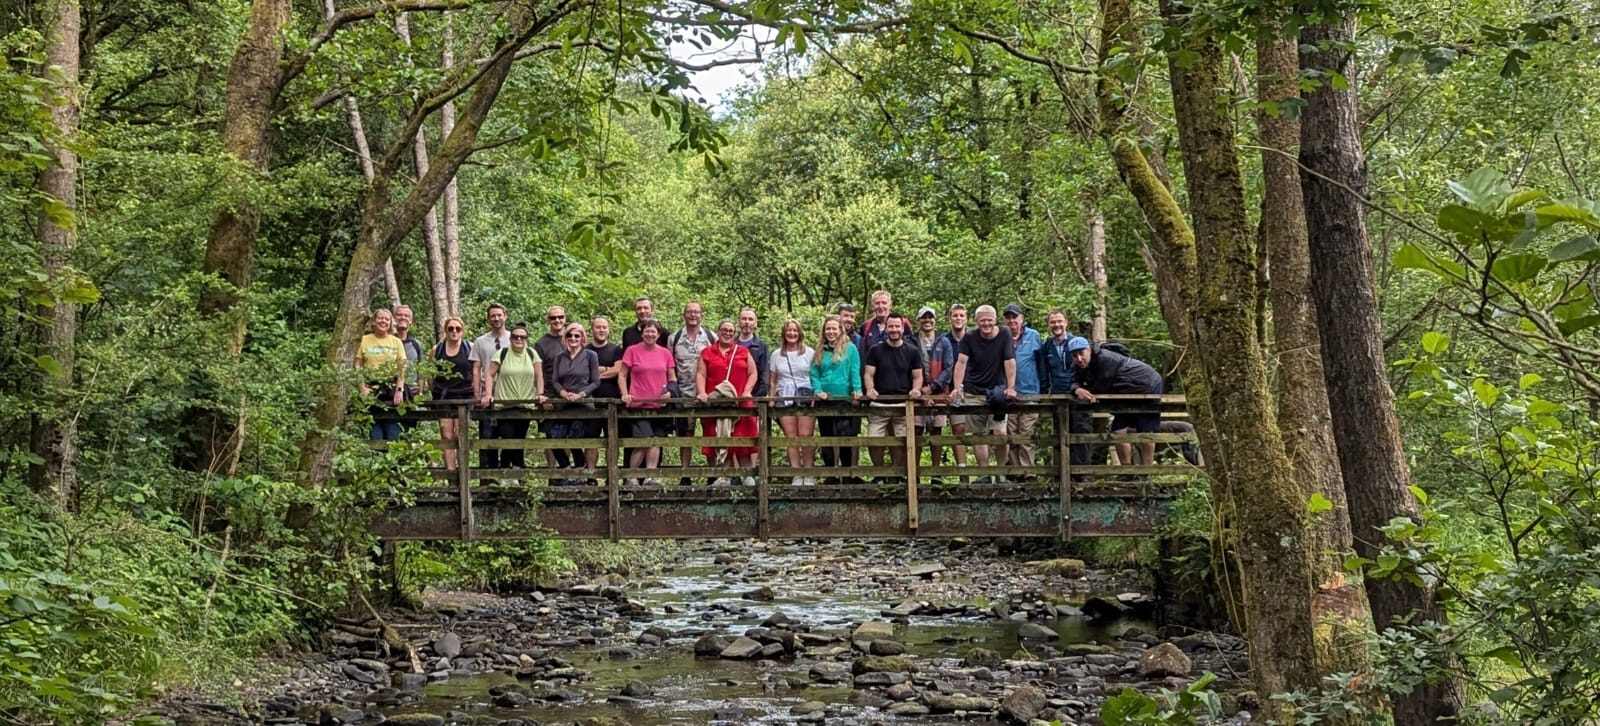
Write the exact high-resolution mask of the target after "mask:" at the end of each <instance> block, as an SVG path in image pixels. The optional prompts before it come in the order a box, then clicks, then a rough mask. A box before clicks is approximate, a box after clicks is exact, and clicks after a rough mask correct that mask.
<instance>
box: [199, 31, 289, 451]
mask: <svg viewBox="0 0 1600 726" xmlns="http://www.w3.org/2000/svg"><path fill="white" fill-rule="evenodd" d="M289 15H290V2H289V0H256V1H255V2H254V3H252V4H251V6H250V19H249V22H248V24H247V25H246V26H245V31H244V35H243V37H241V38H240V40H239V47H238V48H236V49H235V50H234V54H233V60H232V62H231V63H230V64H229V65H228V82H227V103H226V105H225V107H224V108H223V114H222V150H223V153H224V154H226V155H227V156H228V158H229V159H230V160H231V161H233V162H234V163H236V164H237V165H238V166H239V167H240V170H241V171H242V172H243V173H244V174H247V175H251V176H260V175H263V174H265V173H266V170H267V161H268V157H269V155H270V154H269V145H268V140H267V134H268V131H269V129H270V127H271V120H272V112H273V108H274V107H275V106H276V105H277V100H278V94H279V92H280V91H281V90H282V88H283V80H284V79H283V76H282V72H281V70H280V64H281V63H282V61H283V40H282V35H283V32H284V30H285V28H286V27H287V26H288V24H289ZM260 225H261V213H260V210H259V209H257V208H256V206H255V203H254V202H253V201H252V200H250V199H244V200H241V201H239V202H238V203H236V204H233V205H228V206H223V207H221V208H219V209H217V211H216V213H215V214H214V216H213V217H212V221H211V231H210V233H209V234H208V235H207V237H206V251H205V257H204V259H203V260H202V261H201V264H200V271H201V272H202V273H205V274H208V275H215V276H217V277H218V278H220V279H221V284H220V285H214V286H210V287H207V288H206V289H205V290H204V291H202V292H201V295H200V302H199V309H200V314H201V315H202V316H206V317H220V318H222V322H223V325H224V342H223V347H224V351H225V354H226V355H227V356H229V357H231V358H237V357H238V355H239V353H240V351H242V350H243V349H244V338H245V329H246V327H245V326H246V319H247V311H246V310H245V309H244V308H243V307H242V306H240V305H239V303H240V302H241V300H242V299H243V294H244V291H245V289H246V288H248V287H249V286H250V279H251V276H252V275H253V272H254V265H255V248H256V232H257V230H258V228H259V227H260ZM190 418H191V420H192V421H193V422H194V426H193V431H194V439H195V442H196V444H197V450H195V451H193V452H191V453H189V454H188V456H189V461H188V462H187V465H188V466H191V467H193V468H195V469H198V470H202V471H206V472H211V473H228V469H229V466H230V462H233V461H236V460H237V459H238V457H237V456H236V455H235V453H236V452H237V451H238V449H239V447H240V446H242V445H243V441H242V439H241V436H242V435H243V433H242V432H241V431H240V430H239V429H238V426H237V425H236V422H237V417H236V416H233V415H230V414H228V412H226V411H223V410H220V409H218V408H216V407H211V406H203V405H202V406H199V407H198V408H197V410H196V411H195V412H194V413H193V415H192V416H191V417H190Z"/></svg>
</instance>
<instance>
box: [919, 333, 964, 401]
mask: <svg viewBox="0 0 1600 726" xmlns="http://www.w3.org/2000/svg"><path fill="white" fill-rule="evenodd" d="M911 342H913V343H915V344H917V346H918V347H920V348H922V380H923V382H924V383H926V384H927V385H928V386H929V387H931V388H932V389H933V392H934V393H946V392H948V391H949V390H950V381H951V378H952V377H953V376H954V375H955V369H956V344H955V341H953V340H951V339H950V336H949V335H945V334H940V333H935V334H934V336H933V345H930V346H926V347H923V345H922V334H921V333H913V334H912V336H911ZM935 368H937V369H938V372H934V369H935Z"/></svg>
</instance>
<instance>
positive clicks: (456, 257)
mask: <svg viewBox="0 0 1600 726" xmlns="http://www.w3.org/2000/svg"><path fill="white" fill-rule="evenodd" d="M444 17H445V21H444V52H443V54H442V58H441V60H442V65H443V66H444V69H445V71H446V72H447V73H448V72H449V70H450V69H451V68H454V67H455V64H456V54H455V41H456V34H455V23H454V22H452V21H451V18H450V14H449V13H446V14H445V16H444ZM455 128H456V104H455V102H453V101H452V102H450V103H446V104H445V105H444V107H443V108H441V109H439V132H440V133H439V138H441V139H442V138H447V137H449V136H450V133H451V132H452V131H455ZM444 275H445V294H446V297H447V299H448V300H449V308H450V314H451V315H454V316H456V317H461V201H460V197H459V196H458V194H457V192H456V178H455V177H453V176H452V177H450V184H449V185H447V186H446V187H445V188H444Z"/></svg>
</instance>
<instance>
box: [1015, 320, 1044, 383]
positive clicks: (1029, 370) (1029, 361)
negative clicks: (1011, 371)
mask: <svg viewBox="0 0 1600 726" xmlns="http://www.w3.org/2000/svg"><path fill="white" fill-rule="evenodd" d="M1012 342H1013V343H1014V344H1015V345H1016V349H1017V394H1018V395H1022V396H1030V395H1038V394H1039V393H1040V390H1039V383H1040V379H1041V378H1042V376H1040V375H1039V371H1040V370H1041V369H1042V366H1040V365H1039V362H1040V357H1041V356H1042V351H1043V350H1044V341H1043V340H1040V339H1039V331H1037V330H1034V329H1033V328H1030V327H1027V326H1026V325H1024V326H1023V327H1022V338H1021V339H1020V340H1013V341H1012Z"/></svg>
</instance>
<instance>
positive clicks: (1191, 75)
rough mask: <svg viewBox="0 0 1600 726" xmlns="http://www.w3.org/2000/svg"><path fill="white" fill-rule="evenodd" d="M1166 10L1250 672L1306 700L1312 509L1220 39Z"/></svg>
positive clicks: (1310, 670)
mask: <svg viewBox="0 0 1600 726" xmlns="http://www.w3.org/2000/svg"><path fill="white" fill-rule="evenodd" d="M1162 12H1163V15H1165V16H1166V17H1167V21H1168V23H1169V25H1170V26H1172V27H1174V28H1175V29H1176V30H1177V31H1178V32H1179V33H1182V34H1183V36H1184V38H1185V39H1184V42H1183V48H1182V50H1183V51H1186V53H1183V54H1180V53H1172V52H1169V54H1168V59H1169V63H1168V70H1169V73H1170V74H1171V81H1172V92H1173V108H1174V112H1175V116H1176V117H1177V122H1178V143H1179V146H1180V148H1181V149H1182V150H1183V163H1184V176H1185V180H1186V183H1187V187H1188V191H1189V201H1190V205H1191V216H1192V217H1193V219H1194V239H1195V247H1196V253H1197V254H1196V261H1197V265H1196V267H1195V270H1196V273H1197V277H1196V284H1195V285H1194V286H1193V289H1194V290H1195V291H1196V292H1197V293H1198V294H1197V295H1196V296H1195V297H1194V298H1193V299H1192V301H1191V302H1192V305H1193V307H1192V308H1191V319H1192V322H1193V329H1192V334H1193V336H1194V341H1195V342H1196V343H1197V345H1196V349H1197V352H1198V353H1199V354H1200V358H1201V361H1202V364H1201V368H1202V369H1203V370H1204V371H1205V375H1206V384H1207V386H1208V388H1209V394H1210V396H1209V403H1210V406H1211V415H1212V418H1213V421H1214V423H1215V425H1216V427H1217V433H1218V437H1217V444H1218V446H1217V448H1216V449H1215V450H1213V451H1208V452H1207V453H1206V460H1207V461H1208V462H1217V461H1225V462H1228V476H1229V481H1228V484H1229V489H1230V494H1231V496H1232V497H1233V502H1232V509H1233V515H1234V526H1235V528H1236V530H1237V542H1236V552H1237V555H1238V557H1239V560H1240V570H1241V574H1242V579H1243V583H1242V584H1243V592H1244V603H1243V606H1244V614H1245V623H1244V633H1245V637H1246V640H1247V641H1248V642H1249V645H1250V673H1251V676H1252V679H1253V680H1254V681H1255V684H1256V687H1257V688H1258V689H1259V692H1260V693H1263V694H1278V693H1288V692H1302V693H1307V692H1311V691H1314V690H1315V689H1317V688H1318V687H1320V685H1321V683H1320V681H1321V678H1320V674H1319V672H1318V669H1317V667H1316V661H1317V659H1316V653H1317V648H1316V642H1315V632H1316V622H1315V620H1314V619H1313V617H1312V594H1313V592H1314V586H1315V583H1314V582H1313V581H1312V577H1311V564H1312V563H1311V556H1310V544H1309V542H1308V541H1307V539H1306V530H1307V528H1308V523H1307V522H1306V499H1305V497H1304V496H1303V495H1302V494H1301V489H1300V487H1299V486H1298V484H1297V483H1296V481H1295V476H1294V473H1293V471H1292V470H1291V469H1290V467H1289V460H1288V457H1287V456H1285V454H1284V448H1283V439H1282V436H1281V434H1280V432H1279V431H1278V427H1277V424H1276V417H1275V408H1274V405H1273V401H1272V397H1271V395H1270V392H1269V389H1268V383H1267V366H1266V361H1265V359H1264V357H1263V356H1262V353H1261V342H1262V341H1261V340H1260V338H1259V337H1258V334H1257V320H1256V296H1255V294H1254V290H1255V288H1256V279H1255V278H1256V259H1255V249H1254V238H1253V235H1252V234H1251V232H1250V225H1249V219H1248V215H1247V213H1246V206H1245V197H1244V182H1243V177H1242V175H1241V173H1240V171H1239V156H1238V146H1237V143H1236V133H1237V129H1236V127H1235V122H1234V117H1233V115H1232V110H1231V102H1232V101H1233V94H1232V91H1231V90H1230V88H1229V86H1228V83H1227V80H1226V78H1225V75H1224V73H1225V72H1224V63H1223V61H1224V55H1223V52H1222V48H1221V46H1220V45H1219V44H1218V43H1217V42H1216V40H1215V39H1214V38H1212V37H1210V36H1209V35H1206V34H1204V32H1203V31H1202V32H1196V30H1195V29H1192V28H1188V27H1185V26H1186V24H1187V17H1186V15H1184V14H1183V13H1182V12H1181V10H1179V9H1177V8H1175V7H1174V6H1173V5H1172V4H1171V2H1169V1H1164V2H1163V3H1162ZM1183 57H1187V58H1188V61H1187V62H1184V61H1182V60H1180V59H1181V58H1183ZM1269 704H1270V705H1269ZM1263 706H1264V707H1265V708H1266V710H1267V711H1268V713H1267V714H1265V715H1266V718H1267V720H1269V721H1272V720H1277V721H1279V722H1287V721H1289V720H1290V719H1289V718H1288V716H1289V714H1288V712H1287V708H1286V706H1285V705H1284V704H1282V703H1281V702H1268V701H1266V699H1264V703H1263Z"/></svg>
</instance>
